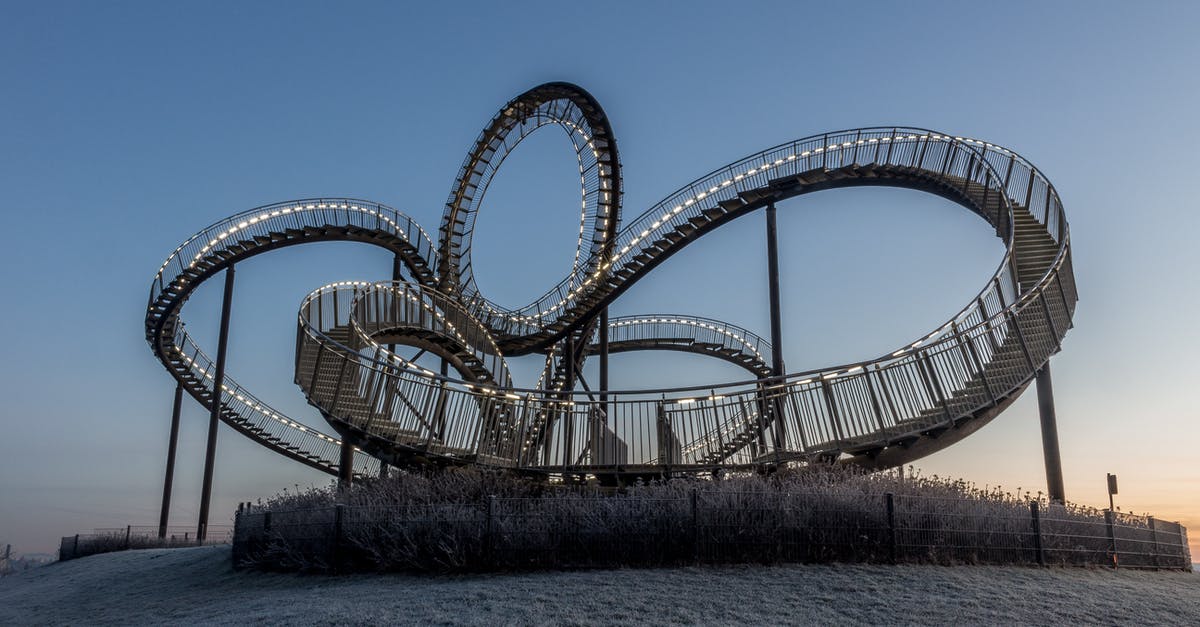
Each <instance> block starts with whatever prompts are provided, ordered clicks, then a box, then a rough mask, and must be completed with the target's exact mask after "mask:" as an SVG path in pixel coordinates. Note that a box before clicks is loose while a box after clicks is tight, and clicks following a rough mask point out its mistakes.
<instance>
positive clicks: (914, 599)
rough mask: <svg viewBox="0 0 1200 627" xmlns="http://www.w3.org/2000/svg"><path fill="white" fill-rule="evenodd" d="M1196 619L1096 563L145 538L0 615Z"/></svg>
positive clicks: (1174, 577)
mask: <svg viewBox="0 0 1200 627" xmlns="http://www.w3.org/2000/svg"><path fill="white" fill-rule="evenodd" d="M214 623H236V624H250V623H269V624H297V625H333V624H338V625H341V624H443V625H447V624H468V625H496V624H528V625H564V624H574V625H588V624H603V625H642V624H647V623H650V624H663V625H679V624H701V625H717V624H719V625H762V624H817V623H820V624H835V625H840V624H863V623H867V624H1029V625H1051V624H1080V623H1084V624H1094V623H1118V624H1161V625H1172V624H1177V625H1196V624H1200V575H1198V574H1193V573H1184V572H1179V571H1175V572H1145V571H1124V570H1118V571H1113V570H1109V569H1090V568H1070V569H1063V568H1022V567H1013V566H957V567H942V566H918V565H899V566H885V565H865V564H828V565H781V566H719V567H685V568H674V569H640V570H588V571H578V572H534V573H519V574H490V575H458V576H413V575H397V574H387V575H342V576H326V575H296V574H287V573H283V574H281V573H261V572H254V571H234V570H233V569H232V564H231V561H230V552H229V548H228V547H203V548H191V549H175V550H144V551H126V552H121V553H111V554H107V555H95V556H91V557H86V558H83V559H78V560H72V561H69V562H61V563H56V564H51V565H48V566H45V567H42V568H37V569H34V570H31V571H28V572H24V573H19V574H17V575H14V576H12V577H6V578H4V579H2V580H0V624H4V625H27V624H85V625H106V624H119V625H142V624H188V625H192V624H214Z"/></svg>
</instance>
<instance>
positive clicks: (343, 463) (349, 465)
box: [338, 437, 354, 490]
mask: <svg viewBox="0 0 1200 627" xmlns="http://www.w3.org/2000/svg"><path fill="white" fill-rule="evenodd" d="M353 482H354V445H353V444H351V443H350V441H349V440H348V439H347V438H344V437H343V438H342V449H341V455H340V456H339V458H338V489H339V490H348V489H350V484H351V483H353Z"/></svg>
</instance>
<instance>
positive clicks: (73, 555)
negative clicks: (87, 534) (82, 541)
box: [71, 534, 79, 559]
mask: <svg viewBox="0 0 1200 627" xmlns="http://www.w3.org/2000/svg"><path fill="white" fill-rule="evenodd" d="M77 557H79V534H75V548H73V549H71V559H75V558H77Z"/></svg>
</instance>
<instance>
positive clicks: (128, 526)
mask: <svg viewBox="0 0 1200 627" xmlns="http://www.w3.org/2000/svg"><path fill="white" fill-rule="evenodd" d="M132 530H133V525H125V550H126V551H128V550H129V546H130V545H129V533H130V531H132Z"/></svg>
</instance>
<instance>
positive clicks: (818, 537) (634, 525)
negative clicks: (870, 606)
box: [233, 490, 1191, 572]
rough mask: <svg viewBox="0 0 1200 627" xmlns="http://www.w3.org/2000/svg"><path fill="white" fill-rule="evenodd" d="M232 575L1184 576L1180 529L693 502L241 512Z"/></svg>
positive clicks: (909, 510) (785, 497) (767, 500)
mask: <svg viewBox="0 0 1200 627" xmlns="http://www.w3.org/2000/svg"><path fill="white" fill-rule="evenodd" d="M233 553H234V564H235V566H237V567H257V568H264V569H285V570H314V571H323V572H337V571H350V570H416V571H442V572H454V571H476V570H514V569H530V568H532V569H540V568H580V567H621V566H670V565H681V564H720V563H776V562H877V563H939V564H1027V565H1034V564H1038V565H1061V566H1108V567H1120V568H1149V569H1182V570H1190V569H1191V556H1190V554H1189V551H1188V546H1187V530H1186V529H1185V528H1184V527H1183V526H1182V525H1180V524H1179V523H1176V522H1167V521H1161V520H1158V519H1155V518H1153V517H1142V516H1130V515H1124V514H1113V513H1110V512H1098V511H1084V510H1080V509H1077V508H1068V507H1064V506H1063V505H1058V504H1047V503H1045V502H1044V501H1043V502H1036V501H1035V502H1028V503H1026V502H1002V503H997V502H987V501H978V500H971V499H954V498H932V497H922V496H911V495H899V494H891V493H888V494H882V495H879V494H845V493H843V494H835V495H831V494H827V493H822V494H813V493H787V494H774V493H773V494H771V495H770V496H769V497H767V496H765V494H764V493H762V492H744V493H743V492H724V491H713V492H709V491H702V490H692V491H690V492H681V493H680V496H678V497H671V498H661V497H655V498H644V497H638V496H616V497H597V496H590V497H589V496H569V497H562V496H558V497H548V498H496V497H490V498H487V499H484V500H482V501H480V502H475V503H439V504H421V505H416V504H414V505H404V506H399V507H375V506H372V507H366V506H348V505H335V506H331V507H323V508H314V509H297V510H282V511H269V510H265V509H259V508H254V509H246V510H243V511H241V512H239V514H238V516H237V519H236V521H235V527H234V534H233Z"/></svg>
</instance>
